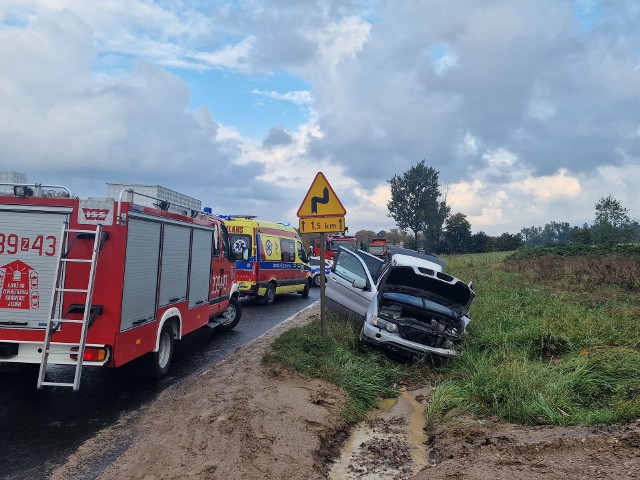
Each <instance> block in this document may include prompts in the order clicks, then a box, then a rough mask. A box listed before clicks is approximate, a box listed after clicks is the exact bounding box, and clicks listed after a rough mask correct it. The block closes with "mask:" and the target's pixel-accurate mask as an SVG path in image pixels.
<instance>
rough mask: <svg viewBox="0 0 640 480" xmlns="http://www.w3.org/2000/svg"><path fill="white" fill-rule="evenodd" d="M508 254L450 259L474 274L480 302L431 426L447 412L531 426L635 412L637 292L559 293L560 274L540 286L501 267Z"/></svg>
mask: <svg viewBox="0 0 640 480" xmlns="http://www.w3.org/2000/svg"><path fill="white" fill-rule="evenodd" d="M504 258H505V257H502V258H500V257H496V256H483V255H479V256H472V255H469V256H460V257H453V258H451V259H449V263H448V268H449V271H450V272H451V273H453V274H454V275H458V276H461V277H462V278H467V275H466V272H469V271H472V272H474V273H475V275H476V279H477V280H476V279H474V284H475V290H476V300H475V302H474V304H473V308H472V318H473V321H472V323H471V325H470V327H469V329H468V336H467V339H466V348H465V350H464V351H463V353H462V354H461V355H460V356H459V357H458V358H456V359H455V361H453V362H451V363H450V364H449V365H448V366H447V369H446V371H445V372H442V373H443V378H444V379H443V380H442V381H441V382H440V383H439V384H438V386H437V388H436V389H435V390H434V394H433V399H432V404H431V405H430V406H429V408H428V409H427V411H426V416H427V420H428V422H430V423H433V422H435V421H437V419H438V418H440V417H441V416H442V415H443V414H444V413H446V411H447V410H449V409H451V408H456V409H458V410H460V411H466V412H469V413H472V414H474V415H479V416H497V417H499V418H501V419H502V420H505V421H511V422H516V423H522V424H529V425H534V424H552V425H573V424H599V423H616V422H624V421H630V420H632V419H635V418H638V417H639V416H640V395H639V393H640V351H639V349H638V347H639V346H640V328H638V317H637V316H635V314H637V313H638V308H639V305H640V302H639V301H638V299H637V292H631V291H628V290H627V289H614V291H610V287H598V288H591V289H582V290H573V291H568V290H567V291H565V290H562V288H563V282H562V279H561V278H560V279H557V278H556V279H555V281H554V282H552V283H551V284H539V283H535V282H534V281H533V280H532V278H531V276H529V275H527V272H523V273H513V272H507V271H505V270H504V269H503V268H502V261H503V260H504ZM629 312H633V314H632V315H629Z"/></svg>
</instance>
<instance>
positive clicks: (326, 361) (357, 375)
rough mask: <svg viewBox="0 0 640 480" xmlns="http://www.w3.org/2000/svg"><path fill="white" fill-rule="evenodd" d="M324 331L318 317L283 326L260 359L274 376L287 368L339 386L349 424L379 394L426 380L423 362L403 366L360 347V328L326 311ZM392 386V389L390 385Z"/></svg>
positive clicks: (373, 403)
mask: <svg viewBox="0 0 640 480" xmlns="http://www.w3.org/2000/svg"><path fill="white" fill-rule="evenodd" d="M327 322H328V334H327V335H325V336H322V335H321V334H320V319H319V318H318V319H315V320H313V321H312V322H311V323H309V324H307V325H305V326H303V327H296V328H293V329H291V330H288V331H287V332H285V333H284V334H282V335H281V336H280V337H279V338H278V339H277V340H276V341H275V342H274V343H273V345H272V347H273V352H271V353H268V354H266V355H265V357H264V359H263V361H264V363H265V364H267V365H269V366H270V367H271V372H272V374H274V375H278V374H279V371H280V369H281V368H283V367H284V368H289V369H293V370H295V371H298V372H300V373H302V374H304V375H308V376H309V377H313V378H320V379H322V380H326V381H328V382H330V383H333V384H335V385H338V386H339V387H342V388H343V389H344V390H345V392H346V393H347V395H348V397H349V400H348V402H347V404H346V405H345V407H344V408H343V410H342V414H343V415H344V417H345V418H346V420H347V421H348V422H350V423H355V422H358V421H360V420H363V419H364V418H365V416H366V414H367V412H368V411H369V410H371V409H372V408H376V407H377V406H378V402H379V400H380V398H390V397H395V396H397V394H398V392H397V389H396V388H397V387H398V386H399V385H401V384H405V383H408V381H409V380H410V382H411V385H417V384H426V382H427V381H428V380H427V376H428V375H429V369H428V368H425V363H424V362H417V363H415V364H413V365H402V364H398V363H396V362H394V361H393V360H390V359H388V358H386V357H385V356H384V355H382V354H381V353H380V352H375V351H372V350H368V349H364V348H363V347H362V346H361V345H360V341H359V339H358V332H359V327H357V326H356V325H355V324H354V323H353V322H350V321H347V320H345V319H343V318H340V317H337V316H335V315H332V314H331V313H329V312H327ZM394 387H395V388H394Z"/></svg>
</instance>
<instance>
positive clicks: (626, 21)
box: [0, 0, 640, 235]
mask: <svg viewBox="0 0 640 480" xmlns="http://www.w3.org/2000/svg"><path fill="white" fill-rule="evenodd" d="M0 65H1V67H0V170H10V171H18V172H22V173H25V174H26V175H27V177H28V180H29V181H30V182H39V183H50V184H51V183H53V184H63V185H65V186H68V187H69V188H70V189H71V190H72V192H73V193H74V194H76V195H78V196H80V197H81V198H82V197H87V196H104V195H106V187H105V182H107V181H110V182H128V183H145V184H159V185H162V186H165V187H168V188H171V189H173V190H177V191H179V192H181V193H185V194H187V195H191V196H194V197H196V198H198V199H200V200H202V201H203V205H207V206H211V207H212V209H213V211H214V212H217V213H228V214H232V213H242V214H253V215H258V216H260V217H262V218H264V219H266V220H273V221H289V222H291V223H293V224H295V225H297V217H296V212H297V210H298V207H299V206H300V203H301V202H302V200H303V198H304V196H305V193H306V192H307V190H308V188H309V187H310V185H311V182H312V180H313V178H314V177H315V175H316V173H317V172H319V171H321V172H323V173H324V175H325V177H326V178H327V180H328V181H329V183H330V184H331V186H332V187H333V189H334V190H335V192H336V194H337V195H338V197H339V198H340V200H341V202H342V204H343V205H344V207H345V208H346V210H347V225H348V226H349V231H350V232H351V233H355V232H356V231H357V230H361V229H370V230H374V231H378V230H380V229H384V230H388V229H389V228H392V227H394V226H395V224H394V222H393V219H392V218H390V217H388V215H387V214H388V211H387V208H386V203H387V201H388V199H389V196H390V194H389V189H388V183H387V180H388V179H390V178H391V177H392V176H393V175H395V174H398V175H401V174H402V173H403V172H404V171H406V170H407V169H409V168H410V167H411V166H413V165H415V164H416V163H417V162H419V161H420V160H423V159H424V160H426V163H427V165H429V166H432V167H433V168H435V169H436V170H437V171H439V172H440V181H441V182H442V183H444V184H446V185H448V196H447V201H448V203H449V204H450V205H451V208H452V213H456V212H462V213H464V214H465V215H466V216H467V218H468V219H469V221H470V222H471V226H472V231H473V232H474V233H475V232H478V231H484V232H486V233H488V234H490V235H499V234H501V233H503V232H510V233H516V232H519V231H520V230H521V229H522V228H523V227H530V226H532V225H536V226H538V225H540V226H541V225H544V224H546V223H549V222H550V221H567V222H569V223H571V224H572V225H582V224H583V223H585V222H587V223H593V220H594V216H595V214H594V212H595V209H594V206H595V203H596V202H597V201H598V199H600V198H601V197H605V196H608V195H610V194H611V195H613V196H614V197H616V198H617V199H618V200H619V201H620V202H621V203H622V205H623V206H625V207H626V208H628V209H629V213H630V216H631V217H632V218H636V219H637V218H639V217H640V195H639V194H638V190H639V189H640V2H638V1H637V0H565V1H563V0H518V1H513V0H482V1H477V0H456V1H451V0H412V1H398V0H388V1H383V0H381V1H364V0H361V1H358V0H315V1H314V0H304V1H300V0H273V1H258V0H248V1H243V0H233V1H215V2H214V1H207V0H193V1H188V0H185V1H180V2H178V1H173V0H167V1H152V0H110V1H108V2H107V1H86V0H0Z"/></svg>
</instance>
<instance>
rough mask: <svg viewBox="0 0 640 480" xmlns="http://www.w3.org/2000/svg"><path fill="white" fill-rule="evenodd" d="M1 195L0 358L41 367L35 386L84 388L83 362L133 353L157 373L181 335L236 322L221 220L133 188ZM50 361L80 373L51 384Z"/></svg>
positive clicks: (24, 189) (30, 188) (9, 190)
mask: <svg viewBox="0 0 640 480" xmlns="http://www.w3.org/2000/svg"><path fill="white" fill-rule="evenodd" d="M0 191H1V193H0V364H8V363H17V364H39V365H40V371H39V375H38V385H37V386H38V388H41V387H42V386H47V385H54V386H69V387H73V389H74V390H78V388H79V383H80V375H81V372H82V368H83V366H85V365H89V366H105V367H119V366H121V365H124V364H126V363H129V362H131V361H133V360H137V359H140V363H141V365H142V366H143V367H144V371H145V372H146V373H147V374H149V375H150V376H153V377H156V378H160V377H162V376H164V375H165V374H166V373H167V372H168V370H169V366H170V364H171V360H172V357H173V353H174V342H175V341H176V340H180V339H181V338H182V337H183V336H185V335H187V334H188V333H190V332H193V331H194V330H196V329H197V328H200V327H202V326H209V327H211V328H215V329H222V330H228V329H231V328H233V327H235V325H236V324H237V323H238V321H239V320H240V316H241V307H240V303H239V302H238V296H239V293H238V287H237V284H236V282H235V268H234V262H233V260H232V259H231V252H230V248H229V245H230V244H229V237H228V233H227V229H226V227H225V225H224V223H223V221H222V220H221V219H219V218H217V217H214V216H211V215H206V214H203V213H202V212H199V211H195V210H191V209H189V208H184V207H182V206H180V205H170V203H169V202H168V201H166V200H161V199H158V198H153V197H149V196H148V195H142V194H138V193H137V192H136V191H135V190H133V189H126V190H122V191H121V193H120V195H119V198H117V199H105V200H91V199H88V200H81V199H78V198H77V197H74V196H73V195H72V194H71V192H70V191H69V190H68V189H67V188H65V187H61V186H47V185H39V184H0ZM141 198H146V200H149V199H150V201H151V202H153V206H151V207H150V206H145V205H144V204H143V202H141V201H140V199H141ZM147 203H148V202H147ZM170 207H171V208H170ZM170 210H173V211H170ZM51 365H71V366H73V367H74V369H73V380H72V381H59V380H57V379H56V380H55V381H49V380H48V379H47V373H48V367H49V366H51Z"/></svg>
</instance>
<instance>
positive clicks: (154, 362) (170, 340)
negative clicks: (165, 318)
mask: <svg viewBox="0 0 640 480" xmlns="http://www.w3.org/2000/svg"><path fill="white" fill-rule="evenodd" d="M174 350H175V339H174V336H173V328H172V326H171V322H166V323H165V324H164V325H163V326H162V330H161V331H160V340H159V342H158V351H157V352H151V353H150V354H149V360H150V362H151V363H150V365H149V376H150V377H153V378H162V377H164V376H165V375H166V374H167V373H168V372H169V367H170V366H171V360H173V352H174Z"/></svg>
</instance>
